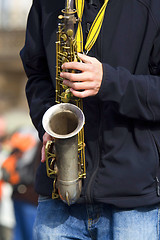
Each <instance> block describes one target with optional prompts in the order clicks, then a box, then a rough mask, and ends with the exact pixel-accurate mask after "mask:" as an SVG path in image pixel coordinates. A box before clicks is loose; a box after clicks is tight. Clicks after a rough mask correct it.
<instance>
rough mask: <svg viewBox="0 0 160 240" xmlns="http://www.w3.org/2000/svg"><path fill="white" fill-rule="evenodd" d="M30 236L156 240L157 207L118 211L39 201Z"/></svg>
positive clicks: (38, 238)
mask: <svg viewBox="0 0 160 240" xmlns="http://www.w3.org/2000/svg"><path fill="white" fill-rule="evenodd" d="M33 235H34V238H33V239H34V240H65V239H74V240H91V239H92V240H160V237H159V206H152V207H141V208H136V209H129V210H121V209H118V208H116V207H113V206H109V205H106V204H93V205H85V204H75V205H72V206H67V205H66V204H65V203H63V202H62V201H60V200H51V199H44V200H42V199H41V200H40V201H39V205H38V210H37V218H36V221H35V224H34V231H33Z"/></svg>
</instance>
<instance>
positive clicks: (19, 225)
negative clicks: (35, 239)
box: [13, 200, 37, 240]
mask: <svg viewBox="0 0 160 240" xmlns="http://www.w3.org/2000/svg"><path fill="white" fill-rule="evenodd" d="M14 210H15V217H16V226H15V228H14V234H13V235H14V236H13V240H32V232H33V224H34V221H35V218H36V212H37V207H36V206H35V205H33V204H30V203H27V202H23V201H18V200H14Z"/></svg>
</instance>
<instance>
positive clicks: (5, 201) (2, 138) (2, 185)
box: [0, 117, 15, 240]
mask: <svg viewBox="0 0 160 240" xmlns="http://www.w3.org/2000/svg"><path fill="white" fill-rule="evenodd" d="M6 127H7V126H6V121H5V119H4V118H3V117H0V240H12V239H13V229H14V226H15V215H14V207H13V201H12V192H13V190H12V185H11V184H10V183H8V182H5V181H4V180H3V179H2V165H3V163H4V162H5V160H6V159H7V157H8V156H9V154H10V150H11V148H10V146H9V141H8V134H7V131H6Z"/></svg>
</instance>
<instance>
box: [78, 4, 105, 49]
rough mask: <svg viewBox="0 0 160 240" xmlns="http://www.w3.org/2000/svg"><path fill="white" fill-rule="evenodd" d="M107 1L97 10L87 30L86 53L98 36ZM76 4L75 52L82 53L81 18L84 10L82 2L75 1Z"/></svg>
mask: <svg viewBox="0 0 160 240" xmlns="http://www.w3.org/2000/svg"><path fill="white" fill-rule="evenodd" d="M108 2H109V0H105V1H104V4H103V6H102V7H101V9H100V10H99V12H98V14H97V16H96V18H95V20H94V22H93V23H92V26H91V28H90V30H89V33H88V36H87V40H86V44H85V52H86V53H88V52H89V51H90V50H91V48H92V47H93V45H94V43H95V42H96V40H97V38H98V35H99V33H100V30H101V27H102V23H103V19H104V14H105V10H106V7H107V4H108ZM75 4H76V10H77V15H78V19H79V22H78V28H77V32H76V36H75V38H76V41H77V51H78V52H83V31H82V25H81V22H82V16H83V10H84V0H75Z"/></svg>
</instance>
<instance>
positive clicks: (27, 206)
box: [0, 0, 41, 240]
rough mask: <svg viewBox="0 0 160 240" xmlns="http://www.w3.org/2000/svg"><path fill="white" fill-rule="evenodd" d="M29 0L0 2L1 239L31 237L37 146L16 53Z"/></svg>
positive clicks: (5, 0)
mask: <svg viewBox="0 0 160 240" xmlns="http://www.w3.org/2000/svg"><path fill="white" fill-rule="evenodd" d="M31 4H32V0H0V240H32V228H33V222H34V219H35V215H36V207H37V195H36V194H35V192H34V188H33V186H34V177H35V170H36V167H37V165H38V163H39V161H40V149H41V144H40V142H39V140H38V137H37V132H36V131H35V129H34V128H33V126H32V123H31V121H30V118H29V114H28V105H27V102H26V97H25V84H26V81H27V79H26V76H25V73H24V70H23V67H22V63H21V60H20V57H19V52H20V50H21V49H22V47H23V45H24V41H25V29H26V23H27V17H28V13H29V10H30V7H31Z"/></svg>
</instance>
